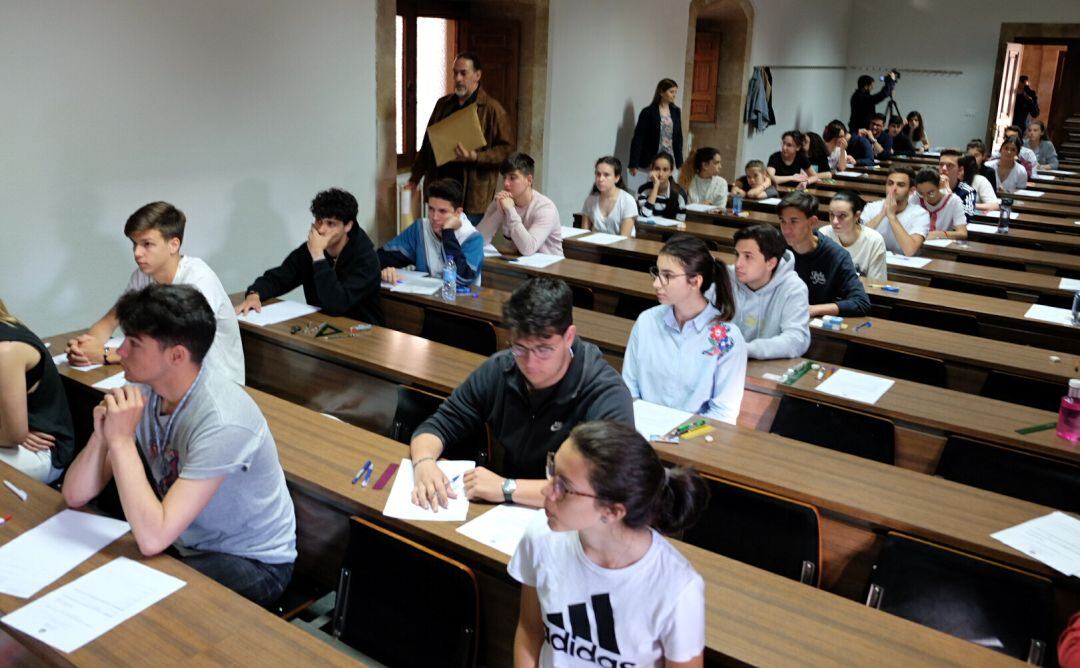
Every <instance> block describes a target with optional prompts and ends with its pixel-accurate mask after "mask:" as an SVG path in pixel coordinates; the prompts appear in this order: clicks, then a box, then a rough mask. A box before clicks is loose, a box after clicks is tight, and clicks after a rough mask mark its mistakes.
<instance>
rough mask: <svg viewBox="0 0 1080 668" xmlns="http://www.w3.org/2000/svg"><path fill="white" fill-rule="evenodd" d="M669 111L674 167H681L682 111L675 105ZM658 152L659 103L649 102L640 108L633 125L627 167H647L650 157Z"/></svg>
mask: <svg viewBox="0 0 1080 668" xmlns="http://www.w3.org/2000/svg"><path fill="white" fill-rule="evenodd" d="M668 109H670V112H671V125H672V130H671V148H672V149H673V150H674V151H675V155H674V156H672V157H674V158H675V169H678V168H679V167H682V157H683V154H682V149H683V145H682V142H683V138H682V112H681V111H679V108H678V107H676V106H675V105H673V104H672V105H670V106H669V107H668ZM659 152H660V105H658V104H650V105H649V106H647V107H645V108H644V109H642V110H641V113H640V114H638V117H637V125H635V126H634V138H633V139H631V140H630V164H629V165H628V166H629V167H637V168H638V169H642V168H644V169H648V168H649V166H650V165H651V163H652V159H653V158H655V157H656V154H657V153H659Z"/></svg>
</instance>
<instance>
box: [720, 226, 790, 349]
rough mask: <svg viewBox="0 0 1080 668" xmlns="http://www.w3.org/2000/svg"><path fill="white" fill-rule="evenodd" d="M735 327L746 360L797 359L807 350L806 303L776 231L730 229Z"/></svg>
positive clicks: (784, 245) (765, 229) (784, 246)
mask: <svg viewBox="0 0 1080 668" xmlns="http://www.w3.org/2000/svg"><path fill="white" fill-rule="evenodd" d="M735 255H736V258H735V266H734V267H728V273H729V274H734V277H735V279H736V280H737V282H736V283H733V285H734V287H735V324H736V325H738V327H739V330H740V331H741V332H742V335H743V339H745V340H746V343H747V346H746V351H747V355H749V357H750V358H751V359H775V358H778V357H798V356H799V355H802V354H803V353H805V352H806V350H807V349H808V348H809V347H810V303H809V300H808V299H809V298H808V292H807V289H806V284H805V283H803V281H802V279H801V278H799V275H798V274H796V273H795V254H794V253H792V252H791V251H789V250H788V249H787V244H786V243H784V237H783V236H781V234H780V230H778V229H776V228H775V227H773V226H772V225H751V226H749V227H740V228H739V229H738V230H736V231H735Z"/></svg>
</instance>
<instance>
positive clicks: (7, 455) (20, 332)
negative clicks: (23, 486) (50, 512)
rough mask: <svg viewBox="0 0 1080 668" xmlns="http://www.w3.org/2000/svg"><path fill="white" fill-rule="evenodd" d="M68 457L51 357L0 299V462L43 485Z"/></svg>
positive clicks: (65, 418) (62, 403)
mask: <svg viewBox="0 0 1080 668" xmlns="http://www.w3.org/2000/svg"><path fill="white" fill-rule="evenodd" d="M74 453H75V428H74V427H73V426H72V422H71V413H70V411H69V410H68V402H67V394H66V393H65V392H64V386H63V383H62V381H61V380H60V374H59V373H58V372H57V371H56V365H55V364H54V363H53V359H52V355H50V354H49V349H48V348H46V347H45V344H44V343H42V341H41V339H39V338H38V337H37V335H35V334H34V333H33V332H31V331H30V329H29V328H28V327H27V326H26V325H24V324H22V323H21V322H19V320H18V319H17V318H16V317H15V316H13V315H11V314H10V313H8V310H7V307H6V306H4V302H3V300H0V462H4V463H5V464H7V465H9V466H13V467H15V468H17V469H19V470H20V471H22V472H23V473H25V474H26V475H28V476H30V477H31V478H34V479H35V480H40V481H41V482H46V483H48V482H52V481H53V480H56V479H57V478H59V477H60V474H61V473H63V472H64V469H65V468H67V465H68V464H70V463H71V458H72V456H73V455H74Z"/></svg>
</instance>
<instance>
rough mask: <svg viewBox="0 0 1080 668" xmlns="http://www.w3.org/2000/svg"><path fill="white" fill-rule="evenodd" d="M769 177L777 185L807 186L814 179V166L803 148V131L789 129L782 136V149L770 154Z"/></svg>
mask: <svg viewBox="0 0 1080 668" xmlns="http://www.w3.org/2000/svg"><path fill="white" fill-rule="evenodd" d="M767 169H768V171H769V178H770V179H771V180H772V182H773V183H775V184H776V185H778V186H779V185H783V184H785V183H786V184H788V185H792V186H795V187H798V188H805V187H806V186H807V185H809V184H811V183H813V182H814V181H813V180H812V179H813V176H814V168H813V167H811V166H810V161H809V160H808V159H807V158H806V154H805V153H803V150H802V133H801V132H799V131H798V130H788V131H787V132H785V133H784V134H783V136H782V137H781V138H780V150H779V151H777V152H776V153H773V154H772V155H770V156H769V163H768V165H767Z"/></svg>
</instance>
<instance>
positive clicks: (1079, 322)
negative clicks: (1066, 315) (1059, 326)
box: [1072, 290, 1080, 327]
mask: <svg viewBox="0 0 1080 668" xmlns="http://www.w3.org/2000/svg"><path fill="white" fill-rule="evenodd" d="M1072 324H1074V325H1076V326H1078V327H1080V290H1077V291H1076V294H1075V295H1073V307H1072Z"/></svg>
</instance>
